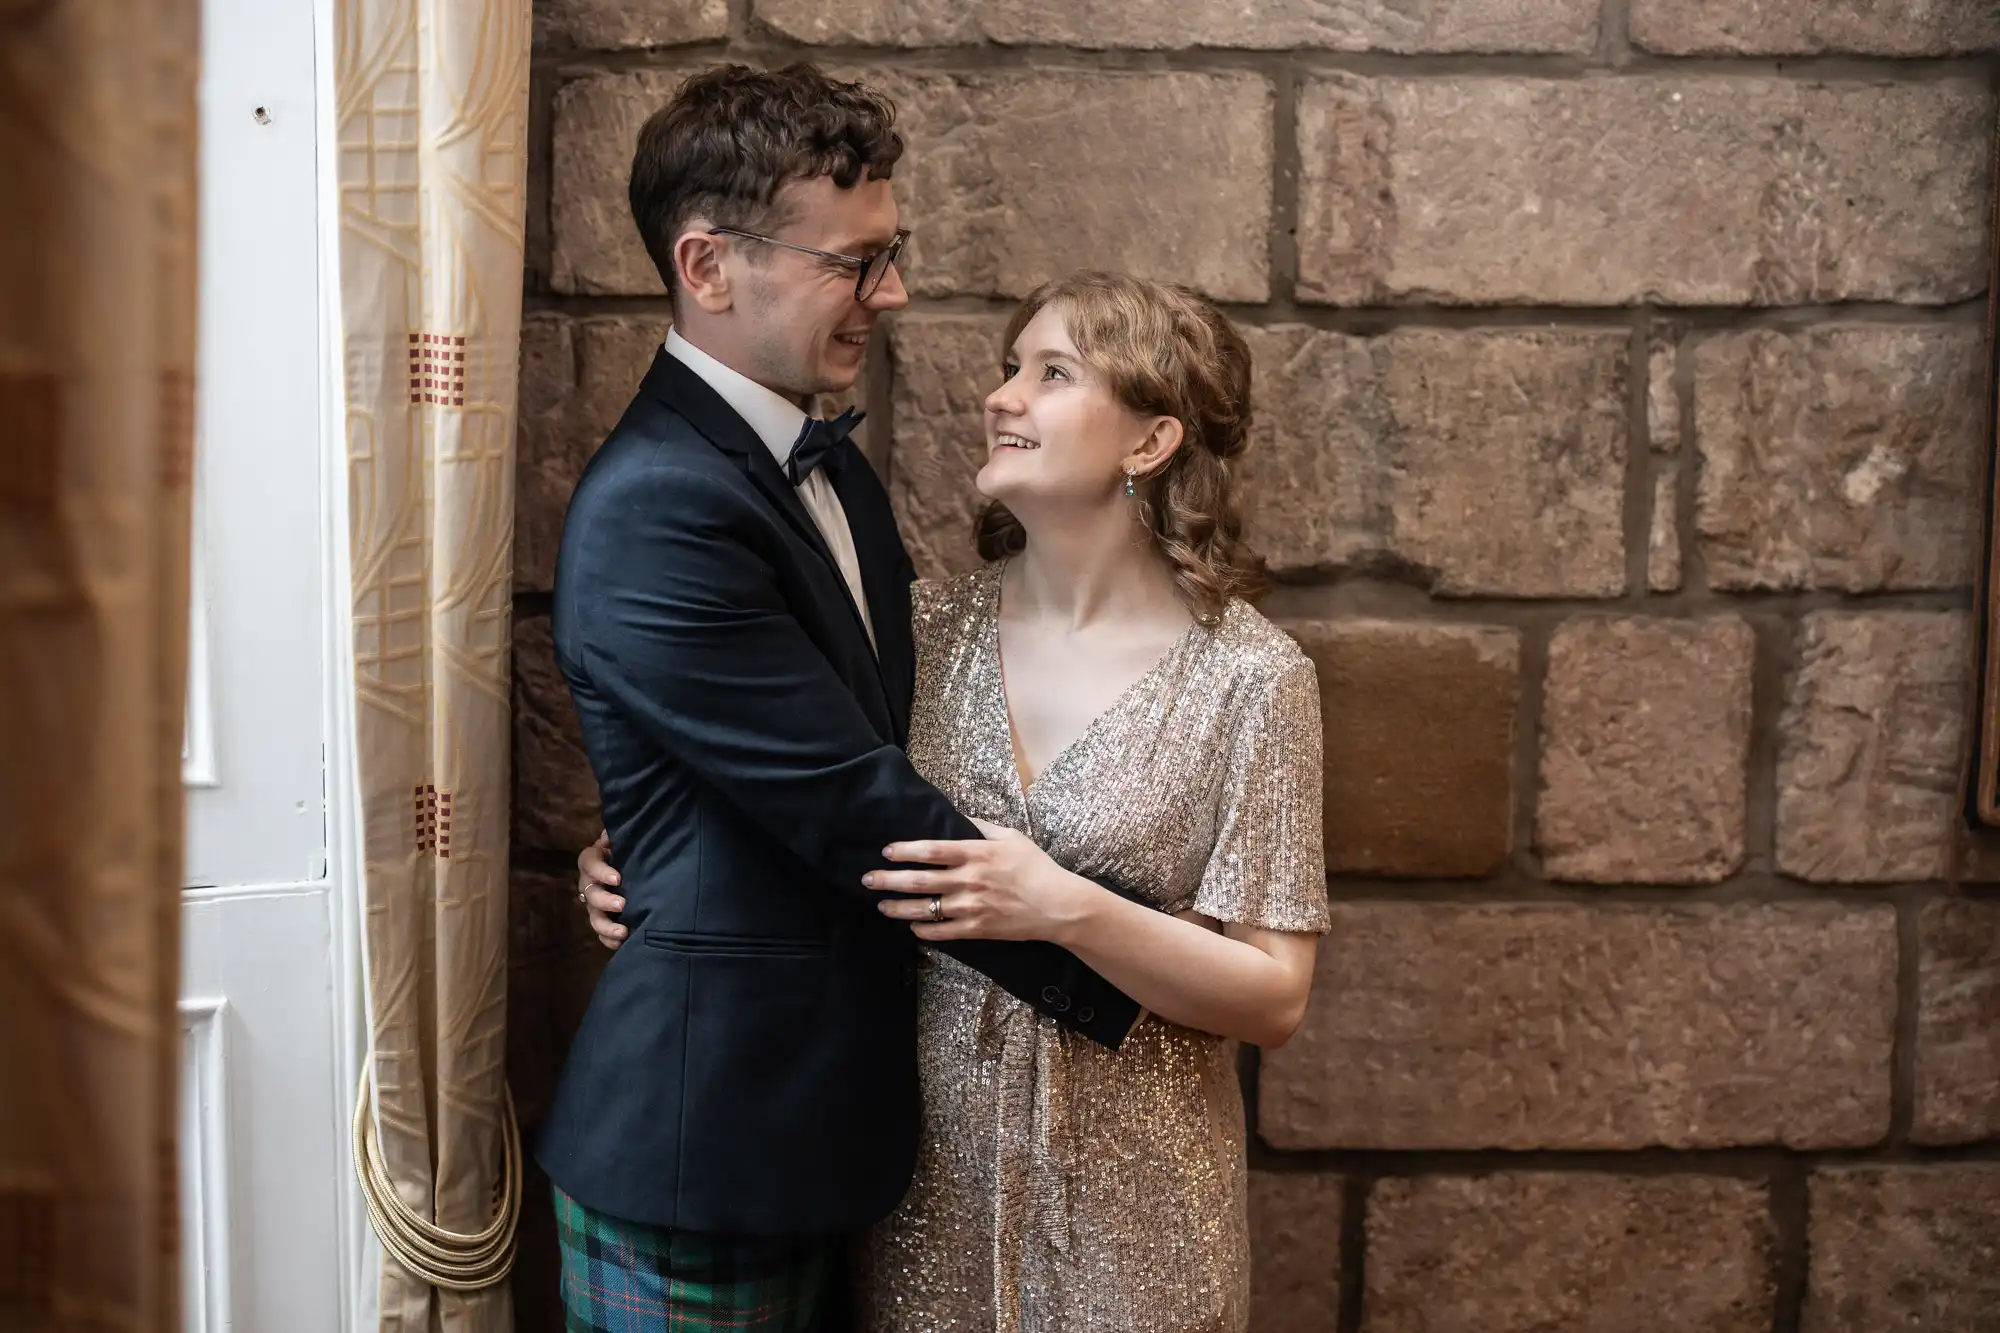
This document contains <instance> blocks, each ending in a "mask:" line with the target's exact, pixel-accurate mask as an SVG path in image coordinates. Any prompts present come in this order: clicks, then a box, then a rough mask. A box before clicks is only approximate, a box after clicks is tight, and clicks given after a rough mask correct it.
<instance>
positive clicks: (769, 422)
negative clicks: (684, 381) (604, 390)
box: [667, 329, 806, 467]
mask: <svg viewBox="0 0 2000 1333" xmlns="http://www.w3.org/2000/svg"><path fill="white" fill-rule="evenodd" d="M667 352H668V354H669V355H671V356H673V357H674V358H675V359H676V360H678V361H679V362H680V363H681V364H682V365H684V366H686V367H687V368H688V369H689V370H692V371H693V372H694V373H695V374H697V375H699V376H701V378H702V382H703V383H705V384H707V385H708V387H709V388H711V389H713V390H715V392H716V393H717V394H718V395H720V397H721V398H722V401H723V402H725V403H727V404H729V406H730V407H731V408H732V409H734V411H735V413H736V415H737V416H739V417H742V418H743V420H744V422H745V424H747V425H748V426H749V427H750V429H751V430H753V431H756V432H757V438H758V439H760V440H762V441H763V442H764V447H765V448H766V449H769V450H770V451H771V457H772V458H774V459H776V460H777V463H778V466H779V467H783V466H784V465H785V460H786V459H788V458H790V457H791V456H792V446H793V445H795V444H797V443H798V440H799V431H800V430H801V429H803V428H804V426H805V424H806V413H805V409H804V408H802V407H800V406H799V405H798V404H797V403H794V402H792V401H791V400H789V399H787V398H786V397H785V396H784V395H783V394H780V393H774V392H772V391H771V390H770V389H767V388H765V387H764V386H763V385H761V384H759V383H757V381H755V380H753V379H751V378H750V377H749V376H747V375H744V374H742V373H740V372H738V371H734V370H731V369H730V368H729V367H728V366H725V365H723V364H722V363H721V362H720V361H717V360H716V359H715V358H714V357H712V356H710V355H709V354H708V353H707V352H704V351H702V350H701V349H700V348H699V347H696V346H695V345H694V344H693V343H691V342H689V341H688V340H687V339H686V338H683V337H681V332H680V330H679V329H669V330H667Z"/></svg>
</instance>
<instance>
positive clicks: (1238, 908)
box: [1194, 656, 1328, 934]
mask: <svg viewBox="0 0 2000 1333" xmlns="http://www.w3.org/2000/svg"><path fill="white" fill-rule="evenodd" d="M1233 725H1234V735H1233V737H1232V739H1231V742H1230V754H1229V759H1228V772H1227V775H1226V777H1225V778H1224V780H1223V793H1222V803H1221V809H1220V810H1219V811H1218V812H1217V824H1216V829H1217V832H1216V839H1215V850H1214V851H1213V853H1212V854H1211V855H1210V856H1209V861H1208V868H1207V870H1206V871H1205V872H1203V875H1202V879H1201V887H1200V888H1199V889H1198V890H1197V891H1196V893H1195V901H1194V909H1195V911H1197V912H1200V913H1201V914H1202V915H1203V916H1206V917H1210V918H1212V919H1214V920H1217V921H1233V922H1236V923H1238V924H1239V925H1246V926H1257V927H1260V928H1262V929H1265V930H1288V931H1299V932H1302V933H1310V934H1319V933H1323V932H1324V931H1325V930H1326V929H1327V925H1328V917H1327V905H1326V849H1325V846H1324V844H1323V843H1322V841H1321V834H1320V820H1321V808H1320V807H1321V801H1322V799H1323V788H1322V786H1321V778H1320V764H1321V736H1320V720H1319V678H1318V676H1317V675H1316V674H1315V673H1314V671H1313V665H1312V662H1311V661H1310V660H1309V659H1307V658H1305V657H1303V656H1301V657H1298V658H1296V659H1294V660H1293V661H1291V662H1289V663H1287V664H1286V665H1285V666H1284V667H1283V668H1282V669H1281V670H1280V671H1279V672H1278V673H1277V674H1276V675H1274V676H1273V677H1271V678H1270V679H1269V681H1268V682H1267V683H1266V684H1265V685H1264V687H1263V688H1262V689H1253V690H1249V691H1245V696H1244V698H1243V700H1242V703H1241V705H1240V707H1239V709H1238V711H1237V715H1236V717H1235V718H1234V720H1233Z"/></svg>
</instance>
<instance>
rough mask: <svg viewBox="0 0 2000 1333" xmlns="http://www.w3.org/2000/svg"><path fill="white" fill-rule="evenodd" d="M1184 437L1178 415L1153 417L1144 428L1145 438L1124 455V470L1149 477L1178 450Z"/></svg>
mask: <svg viewBox="0 0 2000 1333" xmlns="http://www.w3.org/2000/svg"><path fill="white" fill-rule="evenodd" d="M1184 439H1186V432H1185V431H1184V430H1183V429H1182V427H1181V423H1180V418H1178V417H1154V418H1153V422H1152V425H1151V426H1149V427H1148V428H1147V430H1146V438H1145V439H1143V440H1141V441H1140V442H1139V447H1138V448H1137V449H1134V450H1133V451H1132V452H1131V453H1129V454H1127V455H1126V456H1125V470H1126V471H1128V472H1131V473H1133V474H1134V475H1136V476H1141V477H1150V476H1152V475H1153V474H1154V473H1155V472H1158V471H1159V470H1160V469H1161V468H1163V467H1165V466H1166V465H1167V464H1168V463H1170V462H1172V461H1173V457H1174V455H1175V454H1176V453H1177V452H1179V450H1180V447H1181V442H1182V441H1183V440H1184Z"/></svg>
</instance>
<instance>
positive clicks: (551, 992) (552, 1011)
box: [507, 866, 611, 1126]
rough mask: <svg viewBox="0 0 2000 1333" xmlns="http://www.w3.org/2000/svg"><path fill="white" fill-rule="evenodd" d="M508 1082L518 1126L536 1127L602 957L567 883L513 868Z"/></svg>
mask: <svg viewBox="0 0 2000 1333" xmlns="http://www.w3.org/2000/svg"><path fill="white" fill-rule="evenodd" d="M507 917H508V937H507V1084H508V1086H509V1087H510V1088H511V1089H512V1090H513V1093H514V1104H515V1112H516V1114H518V1115H519V1116H520V1118H521V1123H522V1124H523V1125H524V1126H533V1125H535V1124H537V1123H539V1122H540V1121H541V1119H542V1117H543V1115H544V1114H546V1112H547V1110H548V1104H549V1099H550V1098H551V1097H552V1096H553V1095H554V1093H555V1081H556V1075H557V1073H558V1072H559V1071H560V1070H561V1069H562V1062H563V1058H564V1057H565V1056H566V1055H567V1054H568V1053H569V1046H570V1042H571V1040H572V1039H574V1037H575V1036H576V1029H577V1026H578V1025H579V1024H580V1023H582V1021H583V1012H584V1010H585V1009H586V1008H588V1007H589V1005H590V996H591V992H592V991H593V990H594V989H595V988H596V986H597V978H598V976H599V975H600V974H601V973H602V972H603V970H604V964H605V961H606V960H607V959H608V958H609V957H610V956H611V955H610V953H609V951H608V950H606V949H605V948H604V947H603V946H602V945H600V944H599V943H598V942H597V937H596V936H595V935H593V934H591V931H590V921H589V918H588V917H586V916H585V915H584V911H583V908H582V906H581V905H579V904H578V902H577V901H576V890H575V888H574V887H573V881H572V880H571V879H570V878H569V877H568V876H566V875H554V874H548V873H544V872H540V871H534V870H527V869H524V868H522V867H519V866H516V867H515V868H514V869H513V871H512V873H511V874H510V875H509V876H508V901H507Z"/></svg>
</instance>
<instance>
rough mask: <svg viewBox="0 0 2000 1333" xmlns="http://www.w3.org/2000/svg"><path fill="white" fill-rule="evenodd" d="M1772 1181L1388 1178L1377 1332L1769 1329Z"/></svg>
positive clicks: (1371, 1244)
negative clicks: (1768, 1188) (1769, 1183)
mask: <svg viewBox="0 0 2000 1333" xmlns="http://www.w3.org/2000/svg"><path fill="white" fill-rule="evenodd" d="M1772 1244H1773V1234H1772V1226H1771V1215H1770V1204H1769V1198H1768V1194H1767V1191H1766V1188H1765V1186H1764V1185H1762V1184H1761V1183H1759V1182H1756V1181H1749V1180H1729V1179H1721V1178H1717V1177H1712V1176H1652V1177H1630V1176H1611V1175H1599V1174H1597V1173H1594V1172H1574V1173H1570V1172H1564V1173H1525V1172H1524V1173H1505V1174H1496V1175H1491V1176H1482V1177H1478V1178H1466V1177H1460V1176H1434V1177H1428V1178H1423V1177H1419V1178H1416V1179H1395V1178H1391V1179H1387V1180H1382V1181H1379V1182H1377V1184H1376V1185H1375V1188H1374V1190H1373V1192H1372V1193H1371V1194H1370V1196H1369V1200H1368V1268H1367V1293H1366V1296H1365V1297H1364V1299H1363V1302H1362V1322H1361V1327H1362V1330H1363V1333H1585V1331H1586V1330H1595V1329H1649V1328H1682V1329H1701V1330H1703V1331H1704V1333H1765V1330H1768V1329H1769V1328H1770V1327H1771V1320H1772V1317H1773V1314H1774V1310H1775V1303H1776V1293H1775V1291H1774V1289H1773V1287H1772V1282H1771V1264H1770V1250H1771V1248H1772Z"/></svg>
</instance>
